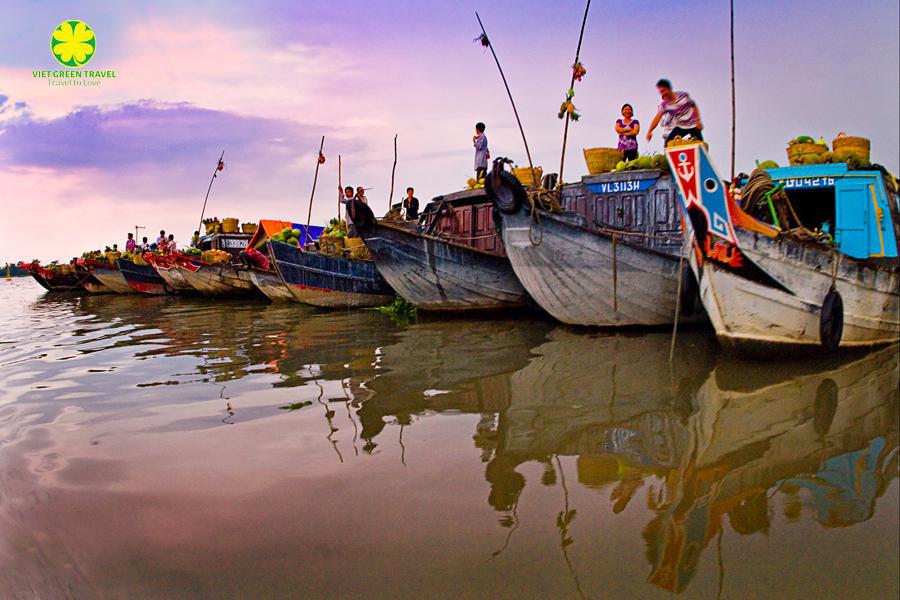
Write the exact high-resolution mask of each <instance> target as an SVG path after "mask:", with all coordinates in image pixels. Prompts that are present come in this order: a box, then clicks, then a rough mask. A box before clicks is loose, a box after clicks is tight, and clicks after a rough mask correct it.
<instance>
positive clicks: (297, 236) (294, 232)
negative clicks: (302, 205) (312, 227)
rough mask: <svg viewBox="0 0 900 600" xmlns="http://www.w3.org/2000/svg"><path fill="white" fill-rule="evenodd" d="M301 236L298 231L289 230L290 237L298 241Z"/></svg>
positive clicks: (301, 233) (300, 232)
mask: <svg viewBox="0 0 900 600" xmlns="http://www.w3.org/2000/svg"><path fill="white" fill-rule="evenodd" d="M301 235H303V232H302V231H300V230H299V229H291V236H293V237H295V238H297V239H298V240H299V239H300V236H301Z"/></svg>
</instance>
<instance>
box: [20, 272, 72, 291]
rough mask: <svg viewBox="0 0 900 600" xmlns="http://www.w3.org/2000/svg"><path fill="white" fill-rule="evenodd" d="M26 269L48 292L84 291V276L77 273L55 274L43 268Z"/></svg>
mask: <svg viewBox="0 0 900 600" xmlns="http://www.w3.org/2000/svg"><path fill="white" fill-rule="evenodd" d="M26 268H27V269H28V272H29V273H31V276H32V277H33V278H34V280H35V281H37V282H38V283H39V284H40V285H41V287H42V288H44V289H45V290H47V291H48V292H72V291H75V292H78V291H82V290H83V289H84V288H82V287H81V280H82V276H81V275H78V274H77V273H54V272H53V271H51V270H50V269H44V268H42V267H26Z"/></svg>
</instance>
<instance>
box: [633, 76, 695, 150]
mask: <svg viewBox="0 0 900 600" xmlns="http://www.w3.org/2000/svg"><path fill="white" fill-rule="evenodd" d="M656 89H658V90H659V95H660V96H661V97H662V102H661V103H660V105H659V110H658V111H657V113H656V116H655V117H654V118H653V122H652V123H650V129H649V130H648V131H647V141H648V142H649V141H650V138H651V137H653V130H654V129H656V126H657V125H659V122H660V121H661V120H664V125H663V135H664V137H665V139H664V140H663V145H665V144H667V143H668V142H669V140H670V139H672V138H674V137H675V136H677V135H680V136H681V137H685V136H687V135H690V136H691V138H693V139H695V140H702V139H703V134H702V133H701V132H702V131H703V122H702V121H701V120H700V109H698V108H697V104H696V103H695V102H694V101H693V100H692V99H691V97H690V96H688V93H687V92H673V91H672V83H671V82H670V81H669V80H668V79H660V80H659V81H657V82H656Z"/></svg>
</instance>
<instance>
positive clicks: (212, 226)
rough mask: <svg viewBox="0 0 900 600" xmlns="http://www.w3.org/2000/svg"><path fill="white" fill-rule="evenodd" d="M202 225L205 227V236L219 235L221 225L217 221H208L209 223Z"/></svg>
mask: <svg viewBox="0 0 900 600" xmlns="http://www.w3.org/2000/svg"><path fill="white" fill-rule="evenodd" d="M204 225H205V226H206V235H212V234H214V233H219V232H220V231H221V230H222V224H221V223H219V222H218V221H210V222H209V223H205V224H204Z"/></svg>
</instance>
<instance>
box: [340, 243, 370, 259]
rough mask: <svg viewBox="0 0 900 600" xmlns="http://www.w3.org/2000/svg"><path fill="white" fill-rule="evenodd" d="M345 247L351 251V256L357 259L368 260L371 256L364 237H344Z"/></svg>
mask: <svg viewBox="0 0 900 600" xmlns="http://www.w3.org/2000/svg"><path fill="white" fill-rule="evenodd" d="M344 247H345V248H347V250H349V251H350V258H352V259H355V260H367V259H369V258H371V255H370V254H369V249H368V248H367V247H366V244H365V243H364V242H363V240H362V238H344Z"/></svg>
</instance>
